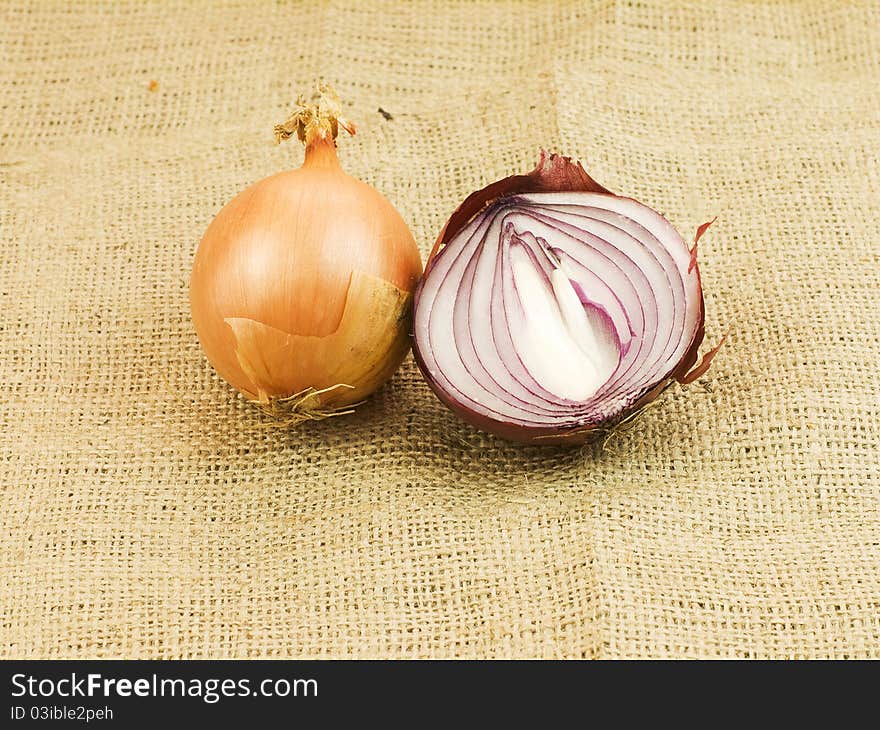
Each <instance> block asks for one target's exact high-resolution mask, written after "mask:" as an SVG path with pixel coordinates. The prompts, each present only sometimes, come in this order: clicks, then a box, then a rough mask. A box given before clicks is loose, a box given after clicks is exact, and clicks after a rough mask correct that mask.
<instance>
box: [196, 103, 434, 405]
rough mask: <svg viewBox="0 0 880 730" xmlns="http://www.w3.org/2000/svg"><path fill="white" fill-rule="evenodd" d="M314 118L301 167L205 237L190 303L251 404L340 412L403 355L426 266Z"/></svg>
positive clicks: (322, 120) (245, 199)
mask: <svg viewBox="0 0 880 730" xmlns="http://www.w3.org/2000/svg"><path fill="white" fill-rule="evenodd" d="M316 109H317V111H316V113H315V116H314V118H310V122H311V123H312V124H311V126H310V127H308V128H304V127H302V126H301V127H300V129H299V131H300V133H301V138H302V139H303V141H304V142H305V143H306V155H305V161H304V163H303V166H302V167H300V168H298V169H295V170H289V171H286V172H282V173H279V174H277V175H273V176H271V177H268V178H266V179H264V180H261V181H259V182H257V183H255V184H254V185H252V186H250V187H249V188H247V189H246V190H244V191H243V192H242V193H240V194H239V195H237V196H236V197H235V198H233V199H232V200H231V201H230V202H229V203H227V204H226V205H225V206H224V207H223V209H222V210H221V211H220V212H219V213H218V214H217V216H216V217H215V218H214V220H213V221H212V222H211V224H210V225H209V226H208V229H207V231H206V232H205V235H204V237H203V238H202V240H201V243H200V244H199V247H198V250H197V252H196V257H195V262H194V265H193V271H192V276H191V279H190V303H191V309H192V318H193V323H194V325H195V329H196V332H197V334H198V336H199V341H200V343H201V345H202V348H203V350H204V352H205V354H206V355H207V357H208V360H209V361H210V362H211V364H212V365H213V366H214V368H215V369H216V370H217V372H218V373H219V374H220V375H221V376H222V377H223V378H224V379H225V380H226V381H227V382H229V383H230V384H231V385H232V386H234V387H235V388H236V389H238V390H239V391H241V392H242V393H243V394H244V395H245V396H246V397H247V398H249V399H251V400H254V401H257V402H259V403H261V404H267V403H270V402H272V401H276V400H280V399H284V398H288V397H290V396H293V395H294V394H297V393H301V392H303V391H306V390H311V391H316V392H317V391H323V390H325V389H330V390H329V391H327V392H326V393H322V394H321V395H320V396H316V397H315V398H314V399H313V400H312V401H311V406H312V407H313V408H316V407H318V406H320V407H322V408H342V407H345V406H347V405H349V404H353V403H357V402H359V401H361V400H363V399H364V398H365V397H366V396H367V395H369V394H370V393H372V392H373V391H375V390H376V389H377V388H379V387H380V386H381V385H382V384H383V383H384V382H385V381H386V380H387V379H388V378H389V377H390V376H391V375H392V374H393V373H394V371H395V370H396V369H397V368H398V366H399V365H400V363H401V361H402V360H403V358H404V357H405V356H406V353H407V352H408V350H409V347H410V335H409V332H410V329H411V324H410V311H411V297H412V291H413V290H414V288H415V285H416V283H417V281H418V278H419V276H420V274H421V271H422V264H421V257H420V254H419V251H418V248H417V246H416V244H415V241H414V239H413V237H412V234H411V233H410V230H409V228H408V227H407V225H406V223H405V222H404V221H403V219H402V218H401V217H400V215H399V213H398V212H397V211H396V210H395V209H394V207H393V206H392V205H391V203H389V202H388V200H386V199H385V198H384V197H383V196H382V195H381V194H380V193H379V192H378V191H376V190H375V189H374V188H372V187H370V186H369V185H367V184H365V183H363V182H361V181H359V180H357V179H355V178H353V177H351V176H349V175H347V174H346V173H345V172H344V171H343V170H342V168H341V167H340V165H339V161H338V159H337V156H336V144H335V139H334V138H335V133H336V128H337V119H336V117H335V115H325V116H323V117H321V116H320V114H322V113H323V112H321V110H320V109H318V108H316ZM319 113H320V114H319ZM339 124H340V125H342V122H339ZM346 128H348V127H346ZM352 131H353V130H352Z"/></svg>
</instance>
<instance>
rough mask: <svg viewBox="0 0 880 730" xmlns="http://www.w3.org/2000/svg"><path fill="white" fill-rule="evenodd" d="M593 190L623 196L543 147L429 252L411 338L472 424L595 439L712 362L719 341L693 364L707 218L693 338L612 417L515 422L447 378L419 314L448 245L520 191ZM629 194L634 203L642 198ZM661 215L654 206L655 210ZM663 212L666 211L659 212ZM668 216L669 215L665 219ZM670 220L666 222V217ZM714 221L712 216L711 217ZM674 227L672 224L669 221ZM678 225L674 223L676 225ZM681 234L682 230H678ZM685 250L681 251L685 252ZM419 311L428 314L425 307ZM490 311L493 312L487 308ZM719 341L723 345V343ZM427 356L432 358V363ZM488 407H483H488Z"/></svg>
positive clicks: (507, 432)
mask: <svg viewBox="0 0 880 730" xmlns="http://www.w3.org/2000/svg"><path fill="white" fill-rule="evenodd" d="M567 192H572V193H592V194H597V195H601V196H610V197H611V198H621V197H622V196H616V195H615V194H614V193H612V192H610V191H609V190H608V189H607V188H605V187H603V186H602V185H600V184H599V183H597V182H596V181H595V180H593V179H592V178H591V177H590V176H589V175H588V174H587V172H586V171H585V170H584V169H583V167H582V166H581V165H580V163H575V162H572V161H571V159H570V158H567V157H562V156H560V155H555V154H547V153H546V152H544V151H543V150H542V152H541V158H540V161H539V163H538V165H537V166H536V168H535V169H534V170H533V171H532V172H530V173H528V174H525V175H514V176H511V177H507V178H504V179H502V180H499V181H497V182H495V183H492V184H490V185H488V186H487V187H485V188H483V189H482V190H479V191H477V192H475V193H473V194H471V195H470V196H468V198H466V199H465V200H464V202H463V203H462V204H461V205H460V206H459V207H458V209H457V210H456V211H455V212H454V213H453V214H452V216H451V217H450V219H449V221H448V222H447V223H446V225H445V226H444V228H443V230H442V231H441V233H440V235H439V236H438V238H437V241H436V243H435V245H434V248H433V250H432V252H431V254H430V256H429V258H428V262H427V264H426V267H425V273H424V276H423V277H422V280H421V281H420V283H419V286H418V287H417V289H416V292H415V296H414V309H415V311H416V326H415V333H414V341H413V354H414V357H415V360H416V363H417V364H418V365H419V368H420V369H421V371H422V373H423V375H424V376H425V379H426V381H427V382H428V384H429V386H430V387H431V389H432V390H433V391H434V393H435V394H436V395H437V397H438V398H439V399H440V400H441V401H442V402H443V403H444V404H445V405H446V406H447V407H449V408H450V409H451V410H453V411H454V412H455V413H456V414H457V415H459V416H460V417H461V418H462V420H464V421H465V422H467V423H469V424H470V425H472V426H474V427H476V428H478V429H481V430H484V431H487V432H489V433H492V434H495V435H497V436H500V437H502V438H504V439H508V440H511V441H516V442H522V443H534V444H565V443H567V444H580V443H586V442H589V441H591V440H594V439H595V438H597V437H598V436H600V435H602V434H604V433H607V432H608V431H609V430H610V429H611V428H613V427H614V425H615V424H619V423H620V422H622V421H624V420H626V419H628V418H629V417H631V416H633V415H634V414H636V413H637V412H638V411H639V410H641V409H642V408H644V407H645V406H646V405H647V404H648V403H650V402H651V401H653V400H654V399H655V398H656V397H657V396H658V395H659V394H660V393H661V392H663V391H664V390H665V389H666V387H668V386H669V385H670V384H671V383H673V382H679V383H682V384H686V383H690V382H692V381H693V380H695V379H696V378H698V377H700V376H701V375H702V374H703V373H704V372H705V371H706V369H707V368H708V366H709V363H710V362H711V360H712V358H713V357H714V355H715V353H716V352H717V350H718V348H717V347H716V348H715V349H714V350H712V351H711V352H709V353H707V354H706V355H705V356H704V358H703V361H702V362H701V363H700V365H698V366H696V367H694V366H695V365H696V363H697V359H698V351H699V348H700V345H701V343H702V341H703V336H704V316H705V312H704V301H703V293H702V283H701V281H700V273H699V268H698V266H697V263H696V244H697V241H698V240H699V238H700V237H701V236H702V235H703V233H705V231H706V229H707V228H708V226H709V223H707V224H704V225H703V226H701V227H700V229H699V230H698V232H697V235H696V237H695V241H694V246H693V248H692V249H690V250H689V255H690V264H689V268H688V274H690V273H691V271H692V270H693V271H694V272H695V276H696V286H697V288H698V290H699V300H698V318H697V320H696V326H695V328H694V331H693V335H692V337H691V339H690V343H689V344H688V345H687V347H686V350H685V351H684V353H683V355H682V356H681V357H680V359H678V361H677V362H674V363H670V366H669V368H668V370H667V371H666V372H664V373H663V374H662V375H661V376H659V377H657V378H656V379H655V380H654V381H653V382H651V383H649V384H646V385H644V387H642V388H641V389H640V390H639V392H638V393H637V394H636V396H635V397H634V398H633V399H632V400H631V402H630V403H629V404H628V405H627V406H626V407H625V408H623V409H622V410H620V411H618V412H615V413H613V414H611V415H609V416H608V417H605V418H602V419H598V420H595V419H594V420H592V421H587V422H582V423H576V424H571V423H566V424H564V425H557V424H529V425H523V424H522V423H517V422H512V421H510V420H507V419H505V418H502V417H497V416H495V415H490V414H487V413H481V412H478V411H477V410H476V409H475V408H474V407H471V406H470V405H469V404H468V403H466V402H464V401H466V400H467V398H464V397H461V395H460V394H456V393H455V389H454V388H452V387H451V386H450V384H449V383H447V384H446V385H443V384H442V382H441V381H444V379H445V378H444V377H442V376H441V375H440V374H439V373H438V372H437V370H436V360H435V359H434V358H433V354H432V353H431V349H430V348H431V346H430V334H429V332H428V331H426V329H425V328H424V327H420V325H419V321H422V320H424V316H421V317H420V316H419V315H420V307H426V306H429V307H430V306H433V301H432V302H429V303H427V304H426V303H425V297H424V292H425V289H426V286H427V285H429V282H430V281H431V278H432V271H434V269H435V267H436V265H437V263H438V261H439V260H440V258H441V257H442V256H443V254H444V252H445V251H446V250H447V246H448V245H449V244H450V242H453V241H454V240H455V238H456V236H457V235H458V234H459V233H461V232H462V231H464V230H465V229H466V227H467V226H468V225H471V224H474V223H476V222H477V221H478V220H479V219H480V217H481V216H486V217H487V218H491V217H492V215H493V214H495V211H496V209H498V210H501V209H503V208H504V206H506V205H514V204H515V202H516V196H521V195H526V194H531V193H567ZM625 200H629V201H631V202H633V203H635V204H636V205H639V206H641V205H642V204H640V203H638V202H637V201H632V199H625ZM651 212H652V213H654V214H655V215H657V216H659V214H657V213H656V211H651ZM660 218H662V216H660ZM664 222H665V219H664ZM666 223H667V225H668V222H666ZM710 223H711V222H710ZM670 228H671V226H670ZM672 230H674V229H672ZM676 236H678V234H676ZM678 238H679V239H680V236H678ZM681 246H682V247H683V248H684V251H685V252H688V249H687V246H686V244H684V242H683V241H682V242H681ZM681 253H682V252H679V255H681ZM421 314H424V313H423V312H422V313H421ZM486 317H487V318H488V317H489V312H486ZM719 347H720V345H719ZM429 360H430V362H431V363H433V371H432V365H431V364H429ZM484 410H485V409H484Z"/></svg>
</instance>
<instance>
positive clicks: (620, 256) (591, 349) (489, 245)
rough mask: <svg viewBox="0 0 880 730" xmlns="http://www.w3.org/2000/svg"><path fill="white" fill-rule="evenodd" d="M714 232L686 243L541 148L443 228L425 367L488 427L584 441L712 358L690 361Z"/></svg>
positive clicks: (420, 323) (423, 349)
mask: <svg viewBox="0 0 880 730" xmlns="http://www.w3.org/2000/svg"><path fill="white" fill-rule="evenodd" d="M708 226H709V223H706V224H704V225H703V226H700V228H699V229H698V231H697V235H696V238H695V241H694V245H693V248H690V249H689V248H688V246H687V245H686V244H685V242H684V241H683V240H682V238H681V236H680V235H679V234H678V232H677V231H676V230H675V229H674V228H673V227H672V225H671V224H670V223H669V222H668V221H667V220H666V219H665V218H664V217H663V216H661V215H660V214H659V213H657V212H655V211H653V210H651V209H650V208H648V207H647V206H645V205H642V204H641V203H639V202H637V201H635V200H632V199H631V198H624V197H620V196H617V195H614V194H613V193H611V192H610V191H608V190H607V189H605V188H604V187H602V186H601V185H599V184H598V183H597V182H595V181H594V180H593V179H592V178H591V177H590V176H589V175H587V173H586V172H585V171H584V169H583V167H581V165H580V164H579V163H574V162H572V161H571V160H570V159H569V158H567V157H561V156H559V155H552V154H551V155H548V154H547V153H545V152H543V151H542V153H541V159H540V161H539V163H538V166H537V167H536V168H535V169H534V170H533V171H532V172H531V173H529V174H527V175H515V176H513V177H508V178H505V179H503V180H499V181H498V182H496V183H493V184H492V185H489V186H488V187H486V188H484V189H483V190H480V191H479V192H476V193H474V194H473V195H471V196H470V197H468V198H467V199H466V200H465V201H464V203H462V205H461V206H460V207H459V208H458V210H456V211H455V213H453V215H452V217H451V218H450V219H449V222H448V223H447V224H446V226H445V227H444V229H443V231H442V232H441V234H440V237H439V238H438V239H437V243H436V245H435V246H434V251H432V253H431V256H430V257H429V261H428V264H427V266H426V269H425V274H424V276H423V277H422V280H421V283H420V284H419V286H418V288H417V289H416V293H415V300H414V307H415V323H414V324H415V331H414V343H413V351H414V353H415V357H416V361H417V362H418V364H419V367H420V368H421V370H422V372H423V374H424V375H425V378H426V380H427V381H428V384H429V385H430V386H431V388H432V389H433V390H434V392H435V393H436V394H437V396H438V397H439V398H440V400H442V401H443V402H444V403H445V404H446V405H447V406H449V407H450V408H451V409H452V410H453V411H455V412H456V413H458V414H459V415H460V416H461V417H462V418H463V419H464V420H465V421H467V422H468V423H471V424H472V425H474V426H476V427H478V428H482V429H484V430H486V431H489V432H491V433H494V434H497V435H499V436H502V437H504V438H508V439H511V440H514V441H525V442H532V441H534V442H543V443H560V442H575V443H582V442H584V441H587V440H589V439H590V437H591V436H594V435H595V434H596V433H597V432H599V431H604V430H605V429H607V428H608V427H609V426H611V425H613V424H614V423H617V422H619V421H621V420H622V419H624V418H626V417H627V416H629V415H631V414H632V413H633V412H634V411H635V410H637V409H639V408H641V407H643V406H645V405H646V404H647V403H648V402H650V401H652V400H653V399H654V398H656V397H657V395H659V394H660V392H661V391H662V390H663V389H664V388H665V387H666V386H667V385H669V384H670V383H671V382H672V381H674V380H675V381H678V382H680V383H689V382H692V381H693V380H695V379H696V378H698V377H699V376H700V375H702V374H703V373H704V372H705V371H706V369H707V368H708V366H709V362H710V361H711V359H712V356H714V354H715V352H716V351H717V348H716V350H713V351H712V352H710V353H708V354H707V355H706V356H705V357H704V358H703V361H702V362H701V363H700V365H698V366H697V367H695V368H694V365H695V363H696V360H697V350H698V348H699V346H700V343H701V342H702V340H703V293H702V288H701V286H700V272H699V269H698V267H697V263H696V250H697V241H698V240H699V238H700V236H702V235H703V233H704V232H705V230H706V228H708ZM691 368H694V369H693V370H691Z"/></svg>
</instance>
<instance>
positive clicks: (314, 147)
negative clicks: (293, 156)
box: [303, 134, 339, 169]
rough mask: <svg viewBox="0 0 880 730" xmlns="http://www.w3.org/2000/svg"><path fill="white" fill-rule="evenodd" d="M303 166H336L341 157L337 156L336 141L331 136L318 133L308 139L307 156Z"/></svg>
mask: <svg viewBox="0 0 880 730" xmlns="http://www.w3.org/2000/svg"><path fill="white" fill-rule="evenodd" d="M303 167H318V168H325V169H330V168H336V167H339V158H338V157H337V156H336V142H334V141H333V139H331V138H330V137H321V136H319V135H317V134H315V135H313V136H312V138H311V139H308V138H307V141H306V158H305V161H304V162H303Z"/></svg>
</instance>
